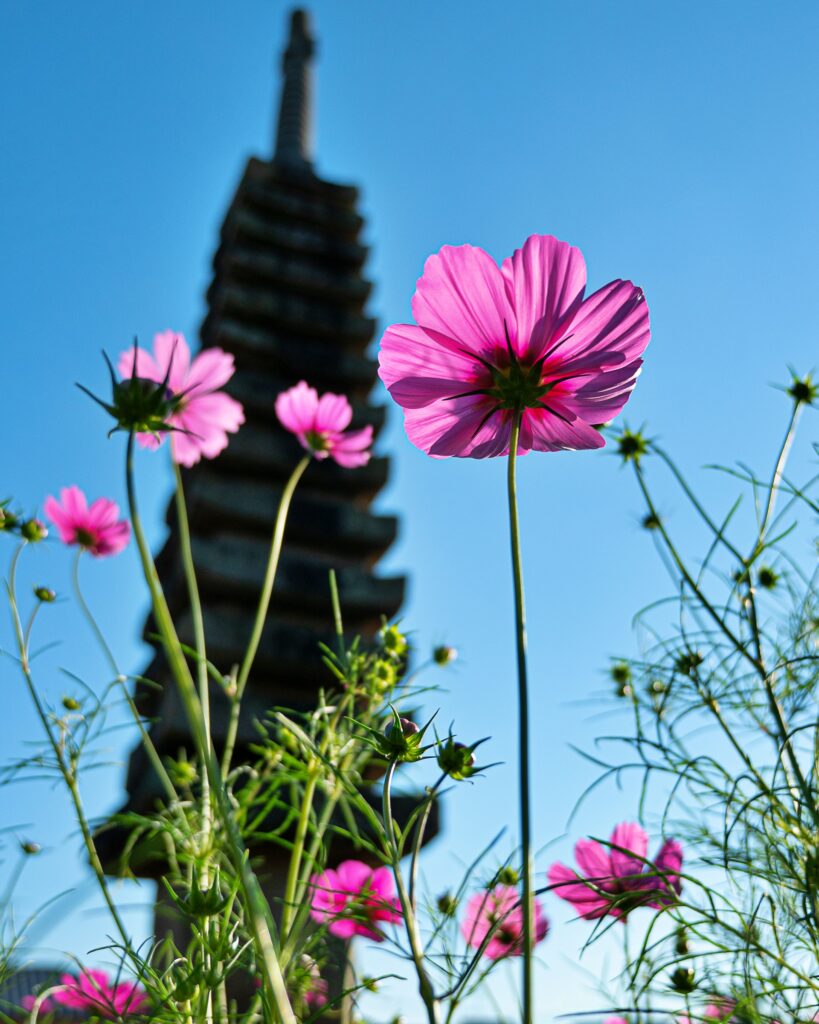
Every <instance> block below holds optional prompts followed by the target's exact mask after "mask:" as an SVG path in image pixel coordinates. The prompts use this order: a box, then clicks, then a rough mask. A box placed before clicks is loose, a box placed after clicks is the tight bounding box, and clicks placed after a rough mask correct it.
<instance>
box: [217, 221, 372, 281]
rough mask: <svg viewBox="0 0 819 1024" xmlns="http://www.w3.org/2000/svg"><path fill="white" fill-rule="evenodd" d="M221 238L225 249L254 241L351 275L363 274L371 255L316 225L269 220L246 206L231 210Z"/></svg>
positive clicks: (367, 250) (365, 248) (364, 248)
mask: <svg viewBox="0 0 819 1024" xmlns="http://www.w3.org/2000/svg"><path fill="white" fill-rule="evenodd" d="M221 237H222V245H223V246H229V245H236V244H237V243H241V241H242V240H243V239H251V240H252V241H255V242H258V243H260V244H262V245H265V246H273V247H274V248H276V249H283V250H285V251H286V252H291V253H296V254H298V255H299V256H303V255H306V256H312V257H314V258H316V259H318V260H320V261H321V262H322V263H324V264H325V265H326V266H328V267H333V266H339V267H341V268H342V269H343V270H344V271H346V272H348V273H349V271H351V270H360V269H361V267H362V266H363V265H364V261H365V260H366V258H367V254H368V252H369V249H368V247H367V246H366V245H362V244H361V243H360V242H351V241H348V240H347V239H345V238H339V237H337V236H335V235H330V234H327V233H326V232H325V231H322V230H321V228H319V227H317V226H316V225H314V224H310V223H305V222H303V221H302V222H297V221H282V220H277V219H274V218H273V217H271V216H268V215H267V211H262V210H260V209H259V208H258V207H253V208H251V207H248V206H245V205H241V206H234V207H231V209H230V211H229V212H228V216H227V218H226V220H225V224H224V227H223V228H222V236H221ZM217 259H218V255H217Z"/></svg>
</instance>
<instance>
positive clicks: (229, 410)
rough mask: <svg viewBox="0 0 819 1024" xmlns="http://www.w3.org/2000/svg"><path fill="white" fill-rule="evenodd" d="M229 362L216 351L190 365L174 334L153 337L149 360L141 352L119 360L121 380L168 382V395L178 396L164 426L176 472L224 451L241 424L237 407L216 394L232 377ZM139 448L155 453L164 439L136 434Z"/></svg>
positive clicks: (242, 417)
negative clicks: (167, 429)
mask: <svg viewBox="0 0 819 1024" xmlns="http://www.w3.org/2000/svg"><path fill="white" fill-rule="evenodd" d="M234 369H235V367H234V363H233V356H232V355H229V354H228V353H227V352H223V351H222V349H220V348H206V349H203V350H202V351H201V352H200V353H199V354H198V355H196V356H195V357H194V359H193V361H191V351H190V348H189V347H188V343H187V342H186V341H185V337H184V335H182V334H177V333H176V332H175V331H161V332H160V333H159V334H157V335H155V336H154V351H153V355H151V353H150V352H147V351H146V350H145V349H143V348H137V349H136V356H135V355H134V349H133V348H129V349H127V350H126V351H125V352H123V353H122V355H121V356H120V357H119V372H120V373H121V374H122V377H123V379H124V380H128V379H130V378H131V377H134V376H136V377H140V378H142V379H143V380H151V381H154V382H156V383H157V384H158V383H161V382H162V381H164V380H165V378H166V376H167V378H168V391H169V392H170V394H171V395H173V396H179V405H178V407H177V409H176V411H175V412H174V413H173V414H172V415H171V417H170V418H169V420H168V422H169V423H170V424H171V425H172V426H174V427H176V428H177V429H176V430H174V431H171V451H172V452H173V457H174V461H175V462H178V463H179V465H181V466H193V465H195V464H196V463H197V462H198V461H199V460H200V459H201V458H202V457H204V458H206V459H214V458H216V456H217V455H218V454H219V452H221V451H223V450H224V449H225V448H226V447H227V443H228V434H235V433H236V431H237V430H238V429H239V427H240V426H241V425H242V424H243V423H244V421H245V413H244V409H243V408H242V406H241V405H240V404H239V402H237V401H236V400H235V399H234V398H231V397H230V395H226V394H225V392H224V391H220V390H219V388H221V387H223V386H224V385H225V384H226V383H227V382H228V381H229V380H230V378H231V377H232V376H233V373H234ZM137 439H138V440H139V443H140V444H141V445H142V446H143V447H145V448H158V447H159V445H160V444H161V443H162V441H163V439H164V436H163V435H162V434H160V435H159V436H155V435H153V434H138V435H137Z"/></svg>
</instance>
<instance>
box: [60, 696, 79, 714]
mask: <svg viewBox="0 0 819 1024" xmlns="http://www.w3.org/2000/svg"><path fill="white" fill-rule="evenodd" d="M62 705H63V707H64V708H65V710H66V711H79V710H80V702H79V701H78V700H75V699H74V698H73V697H63V699H62Z"/></svg>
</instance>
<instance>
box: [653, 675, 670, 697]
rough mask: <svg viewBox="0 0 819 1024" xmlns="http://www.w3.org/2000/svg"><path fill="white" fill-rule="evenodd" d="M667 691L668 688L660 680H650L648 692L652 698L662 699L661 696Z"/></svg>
mask: <svg viewBox="0 0 819 1024" xmlns="http://www.w3.org/2000/svg"><path fill="white" fill-rule="evenodd" d="M667 690H668V687H667V686H666V684H665V683H664V682H663V680H662V679H652V680H651V682H650V683H649V684H648V692H649V693H650V694H651V696H652V697H662V695H663V694H664V693H666V691H667Z"/></svg>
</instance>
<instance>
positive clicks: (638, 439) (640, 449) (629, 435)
mask: <svg viewBox="0 0 819 1024" xmlns="http://www.w3.org/2000/svg"><path fill="white" fill-rule="evenodd" d="M615 440H616V441H617V453H618V455H620V456H621V457H622V459H623V461H624V462H629V461H631V462H639V461H640V459H641V458H642V456H643V455H645V454H646V453H647V452H648V441H647V440H646V438H644V437H643V435H642V434H641V433H639V431H638V432H635V431H632V430H629V429H628V428H627V427H626V428H625V429H624V430H623V432H622V434H620V436H619V437H617V438H615Z"/></svg>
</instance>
